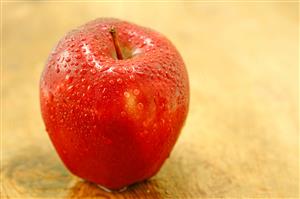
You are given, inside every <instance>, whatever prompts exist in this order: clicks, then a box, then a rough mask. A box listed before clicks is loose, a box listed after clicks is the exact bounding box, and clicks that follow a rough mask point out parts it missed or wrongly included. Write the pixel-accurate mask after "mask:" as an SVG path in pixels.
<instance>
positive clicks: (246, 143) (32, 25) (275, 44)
mask: <svg viewBox="0 0 300 199" xmlns="http://www.w3.org/2000/svg"><path fill="white" fill-rule="evenodd" d="M2 11H3V13H2V16H3V28H2V33H3V56H2V59H3V60H2V65H1V66H2V67H3V68H2V70H3V75H2V83H3V85H2V88H1V89H2V94H3V96H2V97H3V98H2V99H3V101H2V102H3V109H2V110H1V112H2V115H3V118H2V131H1V133H2V137H1V142H2V146H1V152H2V157H1V163H2V168H1V175H2V179H1V184H2V185H1V188H2V190H1V198H15V197H21V198H23V197H24V198H25V197H26V198H56V197H60V198H82V197H96V196H98V197H104V198H200V197H208V198H211V197H264V198H265V197H299V150H298V149H299V148H298V147H299V134H298V133H299V132H298V131H299V118H298V116H299V114H298V108H299V107H298V74H299V73H298V65H299V62H298V58H299V57H298V55H299V54H298V53H299V52H298V47H299V46H298V45H299V40H298V36H299V35H298V33H299V32H298V23H299V21H298V5H297V4H296V3H266V2H265V3H257V2H256V3H249V2H248V3H173V4H167V3H144V4H142V3H110V4H109V3H90V4H87V3H49V2H48V3H47V2H41V1H37V2H35V3H24V2H23V3H22V2H21V3H12V2H6V3H5V2H4V3H3V10H2ZM101 16H110V17H118V18H122V19H126V20H129V21H132V22H135V23H138V24H141V25H144V26H148V27H152V28H154V29H156V30H158V31H160V32H162V33H163V34H165V35H166V36H167V37H168V38H170V39H171V40H172V41H173V43H174V44H175V45H176V46H177V48H178V50H179V51H180V52H181V53H182V56H183V58H184V60H185V62H186V65H187V68H188V72H189V76H190V85H191V106H190V112H189V116H188V119H187V121H186V125H185V127H184V129H183V131H182V135H181V137H180V139H179V140H178V142H177V144H176V146H175V149H174V150H173V152H172V154H171V156H170V158H169V159H168V160H167V162H166V163H165V165H164V166H163V168H162V169H161V171H160V172H159V174H158V175H156V176H155V177H153V178H152V179H150V180H149V181H147V182H144V183H141V184H138V185H135V186H133V187H130V189H129V190H128V191H126V192H123V193H112V194H111V193H106V192H104V191H102V190H100V189H98V188H97V187H96V186H94V185H93V184H90V183H87V182H84V181H81V180H80V179H78V178H76V177H74V176H72V175H71V174H70V173H69V172H68V171H67V170H66V169H65V167H64V166H63V165H62V162H61V161H60V160H59V158H58V157H57V155H56V153H55V151H54V148H53V147H52V145H51V143H50V140H49V139H48V136H47V134H46V132H45V129H44V125H43V122H42V120H41V116H40V110H39V98H38V83H39V77H40V74H41V71H42V69H43V67H44V63H45V60H46V58H47V56H48V54H49V52H50V50H51V48H52V47H53V46H54V44H55V43H56V42H57V41H58V39H60V37H62V35H63V34H65V33H66V32H67V31H69V30H70V29H72V28H74V27H76V26H78V25H81V24H83V23H85V22H87V21H89V20H91V19H94V18H97V17H101Z"/></svg>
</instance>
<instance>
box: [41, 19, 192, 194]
mask: <svg viewBox="0 0 300 199" xmlns="http://www.w3.org/2000/svg"><path fill="white" fill-rule="evenodd" d="M112 27H113V28H114V29H115V30H116V35H117V39H118V42H119V45H120V48H121V50H122V53H123V55H124V59H122V60H120V59H118V58H117V55H116V47H115V46H114V42H113V41H114V40H113V38H112V35H111V34H110V32H109V30H110V28H112ZM40 105H41V112H42V117H43V120H44V123H45V126H46V131H47V132H48V134H49V137H50V139H51V141H52V143H53V145H54V147H55V149H56V151H57V153H58V154H59V156H60V158H61V159H62V161H63V162H64V164H65V166H66V167H67V168H68V169H69V170H70V171H71V172H72V173H73V174H75V175H77V176H79V177H81V178H83V179H86V180H88V181H91V182H94V183H96V184H99V185H101V186H104V187H106V188H108V189H121V188H123V187H126V186H128V185H130V184H133V183H136V182H139V181H143V180H145V179H148V178H150V177H152V176H153V175H155V174H156V173H157V172H158V171H159V169H160V167H161V166H162V164H163V163H164V161H165V160H166V159H167V158H168V156H169V154H170V152H171V150H172V148H173V146H174V144H175V142H176V140H177V138H178V136H179V134H180V131H181V129H182V127H183V124H184V122H185V119H186V117H187V113H188V107H189V81H188V75H187V71H186V68H185V65H184V62H183V60H182V58H181V56H180V54H179V53H178V51H177V50H176V48H175V47H174V46H173V45H172V43H171V42H170V41H169V40H168V39H166V38H165V37H164V36H162V35H161V34H159V33H157V32H155V31H153V30H151V29H148V28H144V27H141V26H138V25H135V24H132V23H128V22H125V21H121V20H118V19H111V18H100V19H96V20H93V21H91V22H89V23H87V24H85V25H83V26H81V27H79V28H77V29H75V30H72V31H71V32H69V33H67V34H66V35H65V36H64V37H63V38H62V39H61V40H60V41H59V43H58V44H57V46H56V47H55V48H54V49H53V51H52V53H51V54H50V56H49V58H48V61H47V63H46V66H45V68H44V70H43V73H42V75H41V80H40Z"/></svg>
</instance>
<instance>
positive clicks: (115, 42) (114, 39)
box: [109, 27, 124, 60]
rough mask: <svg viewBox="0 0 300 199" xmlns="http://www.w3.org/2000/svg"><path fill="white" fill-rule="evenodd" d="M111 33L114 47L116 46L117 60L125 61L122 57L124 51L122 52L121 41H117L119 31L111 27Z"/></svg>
mask: <svg viewBox="0 0 300 199" xmlns="http://www.w3.org/2000/svg"><path fill="white" fill-rule="evenodd" d="M109 33H110V34H111V36H112V39H113V42H114V46H115V50H116V54H117V58H118V59H119V60H122V59H124V58H123V55H122V51H121V47H120V44H119V41H118V39H117V31H116V29H115V27H111V28H110V30H109Z"/></svg>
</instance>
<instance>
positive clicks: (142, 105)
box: [137, 102, 144, 110]
mask: <svg viewBox="0 0 300 199" xmlns="http://www.w3.org/2000/svg"><path fill="white" fill-rule="evenodd" d="M137 107H138V109H139V110H143V109H144V104H143V103H141V102H140V103H138V105H137Z"/></svg>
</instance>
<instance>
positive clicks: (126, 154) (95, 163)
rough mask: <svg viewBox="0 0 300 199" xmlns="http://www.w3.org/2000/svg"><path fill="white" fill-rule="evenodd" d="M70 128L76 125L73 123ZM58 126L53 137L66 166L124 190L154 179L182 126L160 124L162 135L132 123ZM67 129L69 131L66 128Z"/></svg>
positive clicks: (111, 186)
mask: <svg viewBox="0 0 300 199" xmlns="http://www.w3.org/2000/svg"><path fill="white" fill-rule="evenodd" d="M70 125H73V126H74V125H75V126H77V125H76V124H74V123H70ZM67 126H68V124H67V123H64V124H63V126H60V125H54V126H52V127H53V129H52V130H50V129H49V131H48V132H54V133H49V136H50V138H51V140H52V142H53V144H54V146H55V148H56V150H57V152H58V154H59V156H60V158H61V159H62V161H63V162H64V164H65V166H66V167H67V168H68V169H69V170H70V171H71V172H72V173H73V174H75V175H76V176H79V177H81V178H83V179H85V180H87V181H90V182H93V183H96V184H98V185H100V186H101V187H104V188H105V189H108V190H120V189H123V188H124V187H127V186H129V185H131V184H134V183H137V182H141V181H144V180H146V179H148V178H150V177H152V176H154V175H155V174H156V173H157V172H158V170H159V169H160V167H161V166H162V164H163V163H164V161H165V160H166V158H167V157H168V156H169V153H170V151H171V149H172V148H173V145H174V144H175V142H176V140H177V137H178V132H179V130H180V129H179V128H180V126H182V124H180V123H177V125H175V128H170V125H167V124H166V123H164V124H162V123H160V125H159V127H160V130H159V132H154V131H150V130H149V131H147V130H144V129H142V128H141V129H139V128H138V127H136V126H135V125H134V124H133V123H130V122H128V121H125V120H124V121H122V120H118V121H112V120H108V121H102V123H101V125H96V128H95V129H92V130H91V131H88V130H87V129H89V126H83V125H78V126H77V128H76V129H77V131H76V132H74V130H72V131H70V130H69V128H67ZM64 127H65V128H64Z"/></svg>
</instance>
